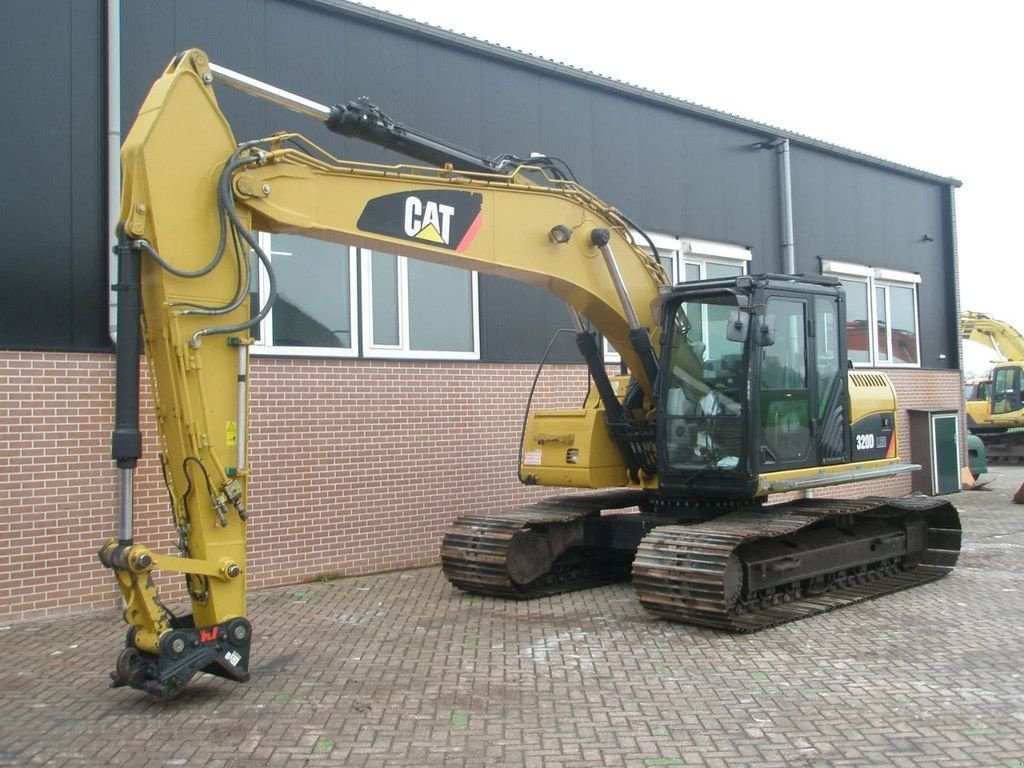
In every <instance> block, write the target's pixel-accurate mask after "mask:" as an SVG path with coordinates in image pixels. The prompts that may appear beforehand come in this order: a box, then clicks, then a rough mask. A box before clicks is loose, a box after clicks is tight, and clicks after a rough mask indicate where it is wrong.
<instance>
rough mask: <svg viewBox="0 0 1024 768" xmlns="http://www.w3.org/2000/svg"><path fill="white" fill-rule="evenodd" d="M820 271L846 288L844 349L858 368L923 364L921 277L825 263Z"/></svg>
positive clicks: (829, 262) (884, 270)
mask: <svg viewBox="0 0 1024 768" xmlns="http://www.w3.org/2000/svg"><path fill="white" fill-rule="evenodd" d="M821 271H822V274H826V275H833V276H835V277H837V278H839V281H840V282H841V283H842V284H843V288H844V289H846V345H847V354H848V356H849V358H850V360H851V361H852V362H853V364H854V365H875V366H881V365H884V366H914V367H919V366H920V365H921V343H920V338H919V335H918V321H917V286H918V285H919V284H920V282H921V276H920V275H917V274H914V273H912V272H899V271H897V270H893V269H878V268H873V267H865V266H863V265H860V264H848V263H845V262H840V261H827V260H826V261H822V267H821Z"/></svg>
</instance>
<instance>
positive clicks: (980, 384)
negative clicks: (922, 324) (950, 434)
mask: <svg viewBox="0 0 1024 768" xmlns="http://www.w3.org/2000/svg"><path fill="white" fill-rule="evenodd" d="M960 337H961V339H962V340H964V341H970V342H974V343H975V344H981V345H982V346H985V347H987V348H988V349H990V350H992V351H993V352H994V353H995V354H996V357H997V360H996V361H995V362H994V364H993V366H992V369H991V370H990V371H989V372H988V374H987V375H986V376H984V377H982V378H979V379H975V380H974V381H971V382H969V383H968V389H967V390H965V392H964V399H965V401H966V408H967V426H968V428H969V429H970V430H971V432H973V433H975V434H978V435H982V434H986V433H989V434H992V433H999V432H1005V431H1006V430H1007V429H1012V428H1015V427H1024V401H1022V398H1021V395H1022V387H1024V379H1022V376H1024V336H1022V335H1021V333H1020V331H1018V330H1017V329H1016V328H1014V327H1013V326H1012V325H1010V324H1009V323H1005V322H1003V321H1002V320H997V319H996V318H994V317H992V316H991V315H986V314H983V313H981V312H961V313H960ZM994 442H997V441H994ZM987 445H988V444H987V443H986V447H987ZM1018 449H1019V452H1020V456H1021V457H1024V438H1022V439H1021V440H1020V445H1019V446H1018ZM993 458H995V459H997V460H998V459H999V458H1001V453H997V454H996V455H995V456H994V457H993Z"/></svg>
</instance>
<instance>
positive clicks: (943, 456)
mask: <svg viewBox="0 0 1024 768" xmlns="http://www.w3.org/2000/svg"><path fill="white" fill-rule="evenodd" d="M958 426H959V425H958V417H957V415H956V414H955V413H953V414H942V415H935V416H932V467H934V469H933V472H934V476H933V478H932V484H933V487H934V488H935V493H936V494H943V493H956V492H957V491H959V490H960V436H959V434H958V432H959V429H958Z"/></svg>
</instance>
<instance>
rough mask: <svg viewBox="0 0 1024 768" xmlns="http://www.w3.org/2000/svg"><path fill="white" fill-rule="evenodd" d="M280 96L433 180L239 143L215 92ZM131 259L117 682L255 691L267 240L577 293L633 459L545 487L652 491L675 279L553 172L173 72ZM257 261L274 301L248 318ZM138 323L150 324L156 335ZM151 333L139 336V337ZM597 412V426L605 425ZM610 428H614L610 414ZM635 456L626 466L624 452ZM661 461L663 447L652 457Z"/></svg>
mask: <svg viewBox="0 0 1024 768" xmlns="http://www.w3.org/2000/svg"><path fill="white" fill-rule="evenodd" d="M218 80H220V81H223V82H228V83H229V84H232V85H235V86H237V87H241V88H242V89H243V90H247V91H249V92H251V93H256V94H258V95H262V96H267V97H268V98H272V99H273V100H275V101H277V102H278V103H282V104H285V105H286V106H289V107H290V108H292V109H295V110H297V111H301V112H305V113H307V114H313V115H315V116H317V117H318V118H321V119H322V120H323V121H324V122H325V123H326V124H328V126H329V127H331V128H332V129H335V130H338V131H339V132H342V133H345V134H347V135H358V136H361V137H362V138H365V139H368V140H372V141H375V142H376V143H379V144H383V145H384V146H389V147H390V148H392V149H398V150H401V151H405V152H407V153H410V154H413V155H415V156H419V157H420V158H422V159H426V160H428V161H429V162H434V163H439V164H440V165H439V166H438V165H435V166H433V167H415V166H406V165H401V166H384V165H374V164H365V163H354V162H348V161H344V160H340V159H337V158H335V157H332V156H331V155H330V154H328V153H327V152H325V151H324V150H322V149H320V148H319V147H317V146H316V145H315V144H313V143H312V142H310V141H309V140H307V139H305V138H303V137H302V136H300V135H297V134H277V135H275V136H273V137H270V138H269V139H265V140H260V141H250V142H245V143H243V144H241V145H239V144H237V142H236V140H235V137H234V136H233V134H232V131H231V128H230V126H229V125H228V123H227V121H226V120H225V118H224V116H223V114H222V113H221V111H220V109H219V107H218V105H217V101H216V98H215V96H214V93H213V84H214V82H215V81H218ZM122 165H123V187H122V203H121V214H120V220H121V225H120V226H121V231H120V233H119V246H118V252H119V254H120V264H121V274H120V275H119V278H118V282H117V285H116V286H115V288H116V290H117V292H118V296H119V302H118V303H119V323H118V334H119V337H118V363H117V365H118V403H117V416H116V425H115V430H114V435H113V442H112V444H113V458H114V460H115V461H116V463H117V466H118V469H119V473H120V488H121V496H120V510H119V522H120V527H119V535H118V538H117V539H113V540H111V541H110V542H108V543H107V544H106V545H105V546H104V547H103V548H102V549H101V551H100V559H101V561H102V562H103V564H104V565H106V566H107V567H110V568H111V569H113V570H114V572H115V574H116V577H117V580H118V583H119V586H120V589H121V593H122V596H123V599H124V603H125V614H124V615H125V620H126V622H127V623H128V624H129V626H130V629H129V632H128V637H127V639H126V643H125V650H124V651H123V652H122V654H121V656H120V658H119V660H118V663H117V670H116V672H115V673H114V674H113V678H114V685H115V686H116V685H129V686H132V687H135V688H139V689H141V690H145V691H148V692H150V693H152V694H154V695H158V696H163V697H168V696H173V695H175V694H176V693H177V692H179V691H180V690H181V689H182V687H183V686H184V685H185V684H186V683H187V682H188V680H189V679H190V678H191V677H192V676H193V675H194V674H195V673H197V672H200V671H205V672H208V673H212V674H217V675H220V676H223V677H227V678H229V679H234V680H239V681H244V680H246V679H247V678H248V661H249V649H250V640H251V634H252V632H251V627H250V625H249V622H248V620H247V619H246V618H245V575H246V573H245V571H246V561H245V548H246V516H247V501H246V491H247V483H248V477H249V470H248V468H247V463H246V440H247V428H246V420H247V394H248V384H247V376H248V352H249V347H250V345H251V344H252V343H253V339H252V332H251V329H252V328H253V327H254V326H255V325H256V324H257V323H258V322H259V321H260V320H261V319H262V318H263V317H264V316H265V315H266V313H267V312H268V311H269V308H270V306H271V304H272V302H273V299H274V295H275V290H276V289H275V288H274V280H273V276H272V275H273V272H272V269H271V265H270V262H269V259H267V257H266V255H265V254H264V253H263V251H262V250H261V248H260V244H259V240H258V238H257V237H256V235H255V234H254V233H255V232H256V231H265V232H271V233H278V232H287V233H299V234H303V235H306V236H310V237H315V238H320V239H324V240H330V241H335V242H338V243H344V244H347V245H355V246H360V247H365V248H373V249H376V250H380V251H386V252H389V253H395V254H399V255H404V256H408V257H411V258H416V259H422V260H426V261H431V262H436V263H440V264H446V265H450V266H455V267H462V268H467V269H474V270H477V271H479V272H481V273H485V274H491V275H501V276H505V277H510V278H513V279H516V280H520V281H523V282H526V283H529V284H531V285H535V286H538V287H541V288H543V289H545V290H548V291H550V292H551V293H553V294H555V295H556V296H559V297H560V298H562V299H563V300H564V301H565V302H566V303H567V304H568V305H569V307H570V308H571V310H572V312H573V315H574V317H575V318H576V320H577V324H578V328H579V330H580V344H581V349H582V350H583V351H584V355H585V357H586V359H587V362H588V365H589V368H590V370H591V373H592V375H593V376H594V379H595V383H596V385H597V386H596V389H597V390H598V392H599V393H600V397H599V398H598V399H597V402H589V403H588V404H587V406H586V407H584V408H583V409H581V410H580V411H579V413H577V414H575V417H578V419H577V420H578V421H579V423H583V422H586V424H588V425H589V429H590V434H589V436H588V437H586V438H584V439H585V440H589V441H592V442H593V445H592V446H590V447H592V448H593V451H592V452H593V453H595V454H600V455H602V456H604V457H605V462H606V464H607V463H609V462H608V459H607V457H608V455H609V454H612V455H619V458H617V459H613V460H611V462H610V464H611V467H610V468H609V467H607V466H606V467H604V468H603V469H602V470H601V471H600V472H597V473H595V474H587V473H584V474H582V475H580V476H579V477H574V478H567V477H564V476H563V475H562V474H557V475H550V476H545V475H544V474H543V472H538V473H536V474H534V475H533V476H532V479H533V481H535V482H541V483H545V482H547V483H562V484H576V485H593V484H595V482H596V480H595V478H599V479H600V484H606V485H607V484H611V485H622V486H628V485H638V484H643V483H650V482H652V481H653V478H652V473H653V467H652V466H651V464H650V462H649V461H644V460H643V459H642V457H641V458H638V457H637V456H636V455H634V453H639V454H643V453H644V449H642V448H641V449H638V450H637V451H634V446H635V444H636V439H635V438H636V434H637V429H636V427H637V425H638V424H639V426H640V427H641V429H640V430H639V431H640V432H641V433H642V432H643V431H644V429H647V430H648V432H649V439H650V440H653V426H651V425H650V424H649V423H647V422H646V420H647V419H648V415H649V414H650V413H652V412H653V408H654V403H653V400H654V379H655V376H656V374H657V360H656V356H655V352H654V350H656V349H657V344H658V336H659V323H658V318H657V312H658V307H659V297H660V296H661V294H662V292H663V291H662V289H663V287H664V286H665V285H666V283H667V278H666V275H665V273H664V271H663V270H662V268H661V266H660V265H659V263H658V261H657V260H656V259H654V258H652V257H650V256H649V255H648V254H647V253H645V252H644V251H643V250H642V249H641V248H639V247H638V246H637V245H636V244H635V243H634V241H633V237H632V234H631V227H630V226H629V222H628V221H627V220H626V219H625V218H624V217H623V216H622V215H621V214H619V213H618V212H617V211H616V210H615V209H613V208H611V207H610V206H608V205H606V204H605V203H603V202H601V201H600V200H599V199H598V198H596V197H595V196H594V195H592V194H591V193H589V192H588V191H586V190H585V189H583V188H582V187H581V186H580V185H578V184H577V183H575V182H574V181H571V180H568V179H566V178H565V177H564V176H563V175H562V174H561V173H557V172H553V171H552V167H553V166H551V165H550V164H544V163H543V162H540V163H538V164H535V165H525V164H521V162H520V161H518V159H517V158H513V157H511V156H505V157H503V158H499V159H496V160H488V159H486V158H477V157H475V156H474V155H472V153H469V152H466V151H464V150H460V149H459V148H456V147H453V146H451V145H445V144H444V143H443V142H439V141H438V140H436V139H430V138H429V137H425V136H423V135H421V134H417V133H415V132H412V131H410V130H409V129H406V128H404V127H401V126H398V124H396V123H394V122H393V121H391V120H390V119H388V118H386V117H385V116H384V115H383V114H382V113H381V112H380V111H379V110H377V109H376V108H373V107H372V106H370V105H367V104H365V103H356V104H350V105H348V106H347V107H335V108H327V107H322V106H321V105H317V104H315V103H313V102H309V101H308V100H305V99H302V98H301V97H297V96H294V95H292V94H287V93H286V92H283V91H279V90H277V89H273V88H271V87H270V86H264V85H263V84H260V83H257V82H256V81H253V80H250V79H248V78H246V77H244V76H241V75H238V74H237V73H232V72H230V71H228V70H224V69H222V68H219V67H216V65H211V64H210V62H209V60H208V59H207V57H206V55H205V54H204V53H203V52H201V51H198V50H191V51H187V52H185V53H183V54H181V55H179V56H178V57H176V58H175V59H174V60H173V61H172V62H171V63H170V65H169V66H168V68H167V70H166V71H165V73H164V75H163V76H162V77H161V78H160V79H159V80H158V81H157V82H156V83H155V84H154V85H153V87H152V89H151V91H150V93H149V95H148V96H147V98H146V100H145V102H144V103H143V106H142V108H141V110H140V112H139V115H138V118H137V119H136V122H135V124H134V126H133V127H132V129H131V131H130V133H129V134H128V136H127V137H126V140H125V142H124V146H123V149H122ZM257 262H261V263H262V264H263V265H264V268H265V269H267V270H268V272H269V274H270V275H271V277H270V285H271V288H270V291H269V295H268V296H267V297H265V301H264V303H263V305H262V306H261V307H257V308H250V302H249V285H250V273H251V271H252V270H254V269H256V263H257ZM140 315H141V323H140V322H139V319H140ZM583 318H585V319H586V320H588V321H589V322H590V323H591V324H592V325H593V326H594V327H595V328H596V329H597V330H598V331H600V332H601V333H602V334H603V335H604V336H605V338H607V339H608V341H609V342H610V343H611V344H612V346H614V347H615V348H616V349H617V350H618V351H619V352H620V354H621V356H622V359H623V361H624V363H625V364H626V366H627V367H628V369H629V371H630V372H631V375H632V377H633V379H634V380H635V381H636V382H637V385H638V388H639V390H638V391H639V392H640V393H642V394H638V395H636V396H634V397H633V398H632V400H629V399H626V402H625V403H623V400H624V399H625V398H624V396H623V393H620V392H617V391H616V390H615V388H614V387H613V386H612V384H611V383H610V382H609V380H608V377H607V374H606V372H605V367H604V364H603V360H601V356H600V353H599V351H598V347H597V345H596V343H594V340H593V339H594V337H593V335H592V334H588V333H584V328H583ZM140 328H141V338H140V336H139V329H140ZM140 346H141V347H144V351H145V357H146V358H147V361H148V368H149V371H150V378H151V386H152V390H153V394H154V400H155V403H156V423H157V433H158V440H159V449H160V463H161V467H162V470H163V475H164V480H165V483H166V485H167V489H168V493H169V497H170V503H171V510H172V514H173V518H174V522H175V526H176V529H177V533H178V550H179V552H178V556H177V557H174V556H168V555H164V554H161V553H158V552H155V551H153V550H151V549H149V548H148V547H146V546H144V545H142V544H139V543H136V542H135V539H134V535H133V499H132V488H133V480H132V478H133V473H134V470H135V468H136V466H137V462H138V460H139V458H140V456H141V448H142V446H141V442H142V441H141V437H140V431H139V426H138V400H139V394H138V383H139V377H140V373H139V355H140ZM595 414H596V416H597V417H595ZM605 415H607V419H605V418H604V417H605ZM616 451H618V454H616ZM646 452H647V454H650V453H651V451H650V446H649V445H648V446H647V451H646ZM159 571H169V572H175V573H180V574H183V575H184V576H185V581H186V585H187V589H188V594H189V598H190V601H191V608H192V612H191V614H189V615H188V616H175V615H173V614H172V613H171V611H169V610H168V609H167V607H165V605H164V604H163V603H162V602H161V600H160V598H159V596H158V590H157V582H158V581H159V577H156V581H155V580H154V577H155V575H156V574H157V573H158V572H159Z"/></svg>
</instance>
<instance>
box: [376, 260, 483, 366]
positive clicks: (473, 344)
mask: <svg viewBox="0 0 1024 768" xmlns="http://www.w3.org/2000/svg"><path fill="white" fill-rule="evenodd" d="M360 259H361V264H362V275H363V279H362V307H363V312H362V314H363V354H364V355H365V356H367V357H404V358H444V359H450V360H477V359H479V357H480V333H479V330H478V329H479V320H478V314H479V313H478V304H477V275H476V272H471V271H469V270H465V269H457V268H455V267H448V266H445V265H443V264H432V263H429V262H425V261H418V260H416V259H407V258H405V257H404V256H396V255H394V254H391V253H382V252H380V251H371V250H366V249H361V250H360Z"/></svg>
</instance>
